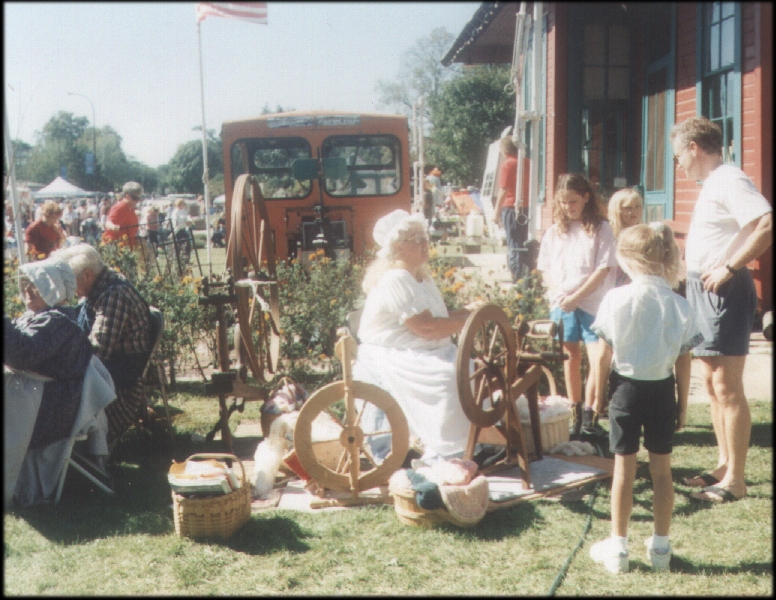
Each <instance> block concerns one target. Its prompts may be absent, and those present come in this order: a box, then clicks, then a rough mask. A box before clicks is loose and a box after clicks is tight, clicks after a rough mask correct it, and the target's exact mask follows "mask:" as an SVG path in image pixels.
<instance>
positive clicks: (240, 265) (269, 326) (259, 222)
mask: <svg viewBox="0 0 776 600" xmlns="http://www.w3.org/2000/svg"><path fill="white" fill-rule="evenodd" d="M230 217H231V220H230V225H231V227H230V235H229V240H228V243H227V250H226V266H227V267H228V268H230V269H231V270H232V274H233V277H234V282H235V294H236V296H237V303H236V309H237V310H236V315H237V323H238V328H239V332H240V335H239V337H240V343H239V344H237V342H235V345H237V346H238V353H239V355H238V356H239V357H240V358H241V359H242V358H243V357H244V358H245V360H246V361H247V363H248V366H249V367H250V369H251V372H252V373H253V376H254V377H255V378H256V379H257V380H258V381H264V371H265V370H268V371H269V372H270V373H275V372H276V371H277V365H278V358H279V355H280V298H279V295H278V284H277V275H276V272H275V242H274V240H273V239H272V234H271V231H270V225H269V217H268V214H267V207H266V206H265V204H264V197H263V196H262V194H261V189H260V188H259V184H258V182H257V181H256V178H255V177H254V176H252V175H247V174H245V175H240V176H239V177H238V178H237V181H236V182H235V186H234V193H233V194H232V204H231V215H230ZM241 362H242V361H241Z"/></svg>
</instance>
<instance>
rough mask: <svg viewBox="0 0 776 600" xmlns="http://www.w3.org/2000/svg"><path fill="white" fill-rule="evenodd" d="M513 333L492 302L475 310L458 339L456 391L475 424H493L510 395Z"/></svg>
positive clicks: (512, 369)
mask: <svg viewBox="0 0 776 600" xmlns="http://www.w3.org/2000/svg"><path fill="white" fill-rule="evenodd" d="M515 350H516V343H515V336H514V333H513V332H512V325H511V324H510V323H509V319H508V318H507V316H506V314H504V311H502V310H501V309H500V308H499V307H498V306H495V305H493V304H486V305H485V306H482V307H480V308H478V309H477V310H475V311H474V312H473V313H472V314H471V315H469V318H468V319H467V321H466V324H465V325H464V327H463V330H462V331H461V335H460V340H459V342H458V357H457V365H456V368H457V373H458V393H459V397H460V400H461V407H462V408H463V412H464V414H465V415H466V416H467V417H468V419H469V421H471V422H472V423H473V424H474V425H476V426H478V427H490V426H492V425H495V424H496V423H497V422H498V421H499V420H500V419H501V418H502V417H503V416H504V412H505V411H506V408H507V403H508V402H509V399H510V397H511V393H510V386H511V384H512V380H513V379H514V376H515V375H514V371H515Z"/></svg>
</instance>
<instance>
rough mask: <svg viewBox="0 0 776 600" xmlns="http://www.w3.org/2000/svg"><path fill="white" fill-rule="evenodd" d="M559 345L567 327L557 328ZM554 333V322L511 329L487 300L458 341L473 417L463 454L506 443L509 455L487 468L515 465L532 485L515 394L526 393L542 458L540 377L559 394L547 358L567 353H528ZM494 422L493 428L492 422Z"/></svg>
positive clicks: (461, 386) (465, 401) (466, 402)
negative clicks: (478, 446)
mask: <svg viewBox="0 0 776 600" xmlns="http://www.w3.org/2000/svg"><path fill="white" fill-rule="evenodd" d="M557 332H558V334H559V336H560V345H561V347H562V344H563V329H562V328H560V329H559V330H557ZM555 333H556V326H555V324H554V323H552V322H550V321H532V322H523V321H518V323H517V328H516V329H513V328H512V325H511V324H510V323H509V319H508V318H507V316H506V314H504V311H503V310H501V309H500V308H499V307H498V306H495V305H492V304H487V305H485V306H482V307H480V308H479V309H477V310H475V311H474V312H472V313H471V314H470V315H469V318H468V319H467V320H466V324H465V325H464V327H463V329H462V331H461V336H460V340H459V342H458V356H457V365H456V366H457V369H458V396H459V398H460V401H461V407H462V408H463V411H464V413H465V414H466V416H467V417H468V419H469V421H470V422H471V428H470V430H469V439H468V441H467V444H466V452H465V453H464V458H467V459H471V458H472V456H473V454H474V447H475V445H476V444H477V442H478V441H480V442H482V443H486V444H487V443H493V444H501V445H506V456H505V458H504V459H503V460H502V461H501V462H498V463H497V464H495V465H493V466H491V467H488V469H487V470H488V471H490V470H495V469H500V468H503V467H511V466H512V465H514V464H515V463H517V466H518V468H519V470H520V477H521V479H522V480H523V487H525V488H527V487H529V486H530V483H531V482H530V472H529V469H528V455H527V452H526V448H525V442H524V437H523V426H522V422H521V420H520V415H519V413H518V411H517V402H516V399H517V398H518V397H519V396H520V395H521V394H525V396H526V398H527V400H528V409H529V413H530V420H531V435H532V436H533V442H534V448H535V453H536V456H537V458H538V459H541V458H542V437H541V427H540V423H539V404H538V402H539V379H540V377H541V376H542V375H545V376H547V378H548V379H549V381H550V386H551V390H552V392H553V394H554V393H555V386H554V380H553V377H552V372H551V371H550V370H549V369H548V368H547V366H546V364H545V362H546V361H548V360H556V359H560V360H564V359H565V358H567V357H566V356H565V355H564V354H563V353H562V352H561V351H560V350H557V351H556V350H555V343H554V342H553V349H552V351H550V352H529V351H527V350H528V347H527V345H526V342H527V341H528V340H529V339H534V338H536V339H549V340H552V337H553V336H554V335H555ZM494 425H495V427H494Z"/></svg>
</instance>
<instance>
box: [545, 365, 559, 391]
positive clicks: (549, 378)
mask: <svg viewBox="0 0 776 600" xmlns="http://www.w3.org/2000/svg"><path fill="white" fill-rule="evenodd" d="M542 372H543V373H544V374H545V376H546V377H547V381H548V382H549V383H550V396H557V395H558V389H557V388H556V387H555V377H554V376H553V374H552V371H550V369H549V368H548V367H547V366H546V365H542Z"/></svg>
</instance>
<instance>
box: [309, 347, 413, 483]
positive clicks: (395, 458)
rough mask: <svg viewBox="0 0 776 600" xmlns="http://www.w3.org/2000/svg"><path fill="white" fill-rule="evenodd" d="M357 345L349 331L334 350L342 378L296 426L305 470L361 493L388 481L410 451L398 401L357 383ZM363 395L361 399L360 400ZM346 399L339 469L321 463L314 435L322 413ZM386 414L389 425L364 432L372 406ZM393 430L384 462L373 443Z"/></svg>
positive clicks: (314, 398)
mask: <svg viewBox="0 0 776 600" xmlns="http://www.w3.org/2000/svg"><path fill="white" fill-rule="evenodd" d="M355 352H356V343H355V341H354V340H353V338H352V337H350V336H349V335H347V334H345V335H341V337H340V340H339V341H338V342H337V345H336V348H335V353H336V355H337V357H338V358H339V359H340V360H341V361H342V368H343V380H342V381H335V382H334V383H331V384H329V385H327V386H325V387H323V388H321V389H320V390H318V391H317V392H315V393H314V394H313V395H311V396H310V397H309V398H308V399H307V401H306V402H305V403H304V406H302V409H301V410H300V411H299V418H298V419H297V422H296V427H295V429H294V449H295V451H296V454H297V457H298V458H299V462H300V463H301V464H302V466H303V467H304V469H305V471H307V473H308V474H309V475H310V476H311V477H312V478H313V479H314V480H315V482H316V483H318V484H319V485H321V486H323V487H325V488H328V489H331V490H337V491H350V492H352V494H353V497H354V498H356V497H357V496H358V492H360V491H364V490H368V489H370V488H373V487H376V486H378V485H383V484H385V483H387V481H388V479H389V478H390V476H391V475H392V474H393V473H394V472H395V471H396V470H397V469H399V468H400V467H401V465H402V463H403V462H404V459H405V457H406V456H407V451H408V449H409V427H408V425H407V419H406V418H405V416H404V413H403V412H402V410H401V407H400V406H399V404H398V403H397V402H396V400H394V399H393V397H391V395H390V394H388V393H387V392H386V391H384V390H382V389H381V388H379V387H377V386H374V385H371V384H369V383H364V382H361V381H353V380H352V378H351V374H350V368H351V365H350V363H351V360H352V359H353V358H354V357H355ZM357 399H358V400H357ZM341 401H342V402H344V405H345V415H344V417H343V418H342V419H338V421H340V422H341V425H342V430H341V433H340V435H339V439H338V440H337V441H338V442H339V444H338V445H337V444H336V443H335V444H334V445H335V447H336V448H337V453H338V456H339V458H338V460H336V461H334V462H336V467H335V468H334V469H332V468H330V467H329V466H326V465H325V464H323V462H322V457H321V455H320V452H319V451H317V450H316V448H315V446H316V444H314V442H313V439H312V437H313V436H312V426H313V421H314V420H315V418H316V417H317V416H318V415H320V414H321V412H322V411H327V412H329V413H330V414H331V412H333V411H330V410H329V409H331V407H332V406H333V405H334V404H337V403H339V402H341ZM370 404H371V405H373V408H374V407H376V408H378V409H380V410H382V411H383V412H384V413H385V416H386V420H387V426H385V427H383V428H381V429H380V430H379V431H364V429H363V428H362V417H363V415H364V414H365V411H366V410H367V409H368V407H369V405H370ZM389 434H390V438H391V439H390V445H391V449H390V452H389V453H388V455H387V456H386V457H385V459H384V460H383V461H382V462H379V461H378V460H376V459H375V457H374V456H373V455H372V452H371V450H370V441H374V440H376V439H378V437H382V438H383V439H385V438H386V437H387V435H389Z"/></svg>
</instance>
